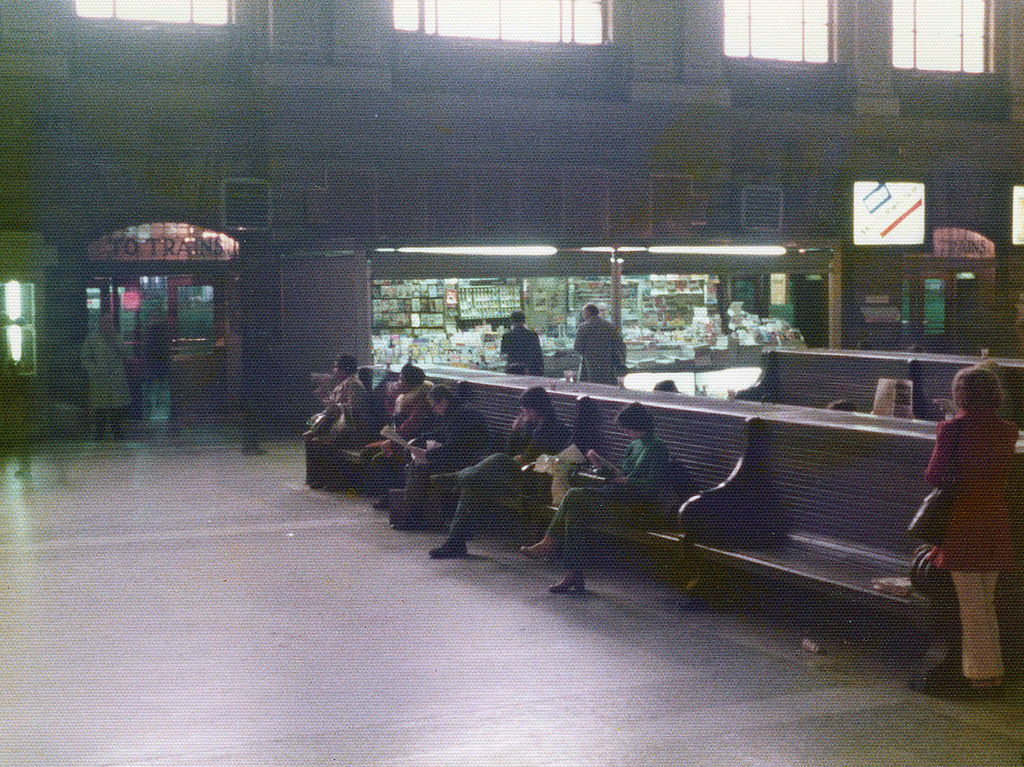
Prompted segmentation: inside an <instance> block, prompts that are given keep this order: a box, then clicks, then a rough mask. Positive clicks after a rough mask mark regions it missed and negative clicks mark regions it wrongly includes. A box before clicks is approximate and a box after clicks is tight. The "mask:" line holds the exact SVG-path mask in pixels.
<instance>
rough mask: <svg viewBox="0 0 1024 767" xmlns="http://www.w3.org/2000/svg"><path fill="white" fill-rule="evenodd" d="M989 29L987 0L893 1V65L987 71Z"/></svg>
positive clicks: (951, 70) (934, 69)
mask: <svg viewBox="0 0 1024 767" xmlns="http://www.w3.org/2000/svg"><path fill="white" fill-rule="evenodd" d="M988 28H989V22H988V2H987V0H893V3H892V63H893V66H895V67H898V68H900V69H926V70H933V71H940V72H985V71H987V70H988V69H989V66H988V58H989V51H988V47H989V46H988V44H987V43H988Z"/></svg>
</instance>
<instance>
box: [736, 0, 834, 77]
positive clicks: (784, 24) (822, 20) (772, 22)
mask: <svg viewBox="0 0 1024 767" xmlns="http://www.w3.org/2000/svg"><path fill="white" fill-rule="evenodd" d="M724 10H725V17H724V19H723V50H724V51H725V55H726V56H734V57H737V58H744V57H746V58H755V59H777V60H780V61H806V62H810V63H814V64H824V63H827V62H828V61H829V60H830V59H831V55H830V53H831V50H832V41H831V39H832V7H831V3H830V0H725V3H724Z"/></svg>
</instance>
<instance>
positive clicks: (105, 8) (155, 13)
mask: <svg viewBox="0 0 1024 767" xmlns="http://www.w3.org/2000/svg"><path fill="white" fill-rule="evenodd" d="M75 13H76V14H77V15H78V16H79V17H80V18H83V19H118V20H121V21H157V22H165V23H169V24H207V25H213V26H217V25H224V24H229V23H230V22H231V21H232V16H233V2H232V0H75Z"/></svg>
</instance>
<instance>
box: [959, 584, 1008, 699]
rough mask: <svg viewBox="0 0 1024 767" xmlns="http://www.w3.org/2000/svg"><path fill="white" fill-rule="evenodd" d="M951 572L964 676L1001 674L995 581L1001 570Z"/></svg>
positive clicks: (995, 675)
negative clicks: (961, 636) (960, 635)
mask: <svg viewBox="0 0 1024 767" xmlns="http://www.w3.org/2000/svg"><path fill="white" fill-rule="evenodd" d="M950 574H951V575H952V576H953V585H954V586H955V587H956V596H957V600H958V601H959V602H960V624H961V626H962V630H963V657H964V676H966V677H967V678H968V679H979V680H980V679H994V678H996V677H1001V676H1002V675H1003V658H1002V653H1001V652H1000V649H999V623H998V621H997V620H996V581H997V580H998V579H999V573H996V572H990V573H968V572H958V571H954V572H952V573H950Z"/></svg>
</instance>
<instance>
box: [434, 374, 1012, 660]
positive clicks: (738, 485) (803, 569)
mask: <svg viewBox="0 0 1024 767" xmlns="http://www.w3.org/2000/svg"><path fill="white" fill-rule="evenodd" d="M455 376H457V377H459V378H461V377H463V376H462V374H461V373H456V374H455ZM455 376H453V378H455ZM468 377H470V378H471V381H472V384H471V385H472V386H473V387H474V390H475V391H476V394H477V396H476V403H475V406H476V407H477V408H478V409H480V410H481V411H482V412H483V413H484V415H485V417H486V418H487V419H488V422H489V423H490V424H491V426H492V428H493V429H498V430H500V429H501V428H502V426H503V425H504V427H505V428H506V429H507V426H508V424H510V423H511V420H512V418H513V414H514V411H515V403H516V402H517V400H518V396H519V394H521V392H522V391H523V390H524V389H525V388H527V387H528V386H530V385H534V384H535V383H536V379H529V378H520V377H516V376H504V377H497V376H480V377H479V378H475V379H474V378H473V377H472V376H471V375H470V376H468ZM441 378H443V376H441ZM435 380H436V379H435ZM548 383H549V390H551V395H552V399H553V401H554V403H555V408H556V410H557V411H558V412H559V414H560V415H561V416H562V417H563V419H564V420H565V421H566V422H567V423H568V422H571V421H572V418H573V413H574V410H575V398H576V397H578V396H579V395H580V394H588V395H590V396H591V397H592V398H593V399H594V400H595V402H596V404H598V406H599V407H600V410H601V413H602V417H603V421H604V424H605V426H606V428H605V430H604V432H605V435H606V438H605V444H604V445H603V446H602V454H604V455H606V456H607V457H609V458H611V459H612V460H615V461H619V460H621V453H622V450H623V449H624V447H625V445H626V443H627V442H628V438H627V437H626V436H625V435H624V434H621V433H619V432H618V431H617V430H616V429H614V428H613V427H611V424H612V423H613V420H614V415H615V413H617V412H618V410H619V409H621V407H622V406H623V405H624V404H626V403H628V402H631V401H636V400H639V401H641V402H643V403H644V405H645V406H647V407H649V408H650V409H651V410H652V413H653V414H654V416H655V420H656V423H657V431H658V434H659V435H660V436H661V437H662V439H664V440H665V442H666V444H667V445H668V447H669V450H670V453H671V454H672V455H673V456H675V457H676V458H677V459H680V460H682V462H683V463H684V465H685V467H686V469H687V471H688V472H689V474H690V476H691V477H692V479H693V481H694V483H695V484H696V485H697V486H698V487H702V488H708V489H707V490H705V491H704V492H702V493H699V494H698V495H697V496H695V497H694V498H693V499H691V500H689V501H687V503H686V504H684V505H683V506H682V509H681V513H680V521H679V524H678V525H675V524H672V523H671V521H669V522H668V523H666V524H665V525H658V526H650V527H642V528H632V529H631V528H624V527H621V526H614V527H610V526H608V527H598V528H595V529H594V531H593V532H594V533H595V534H597V535H598V536H600V537H601V538H603V539H605V540H608V541H609V542H611V543H613V544H617V545H620V546H622V547H623V548H626V549H628V550H629V551H631V552H636V553H640V554H641V555H648V554H649V555H653V556H657V557H659V558H662V559H665V560H671V559H672V558H675V559H676V560H677V561H679V562H681V563H684V565H683V566H684V569H685V568H688V567H689V566H690V565H691V564H692V563H693V562H697V563H698V564H699V563H701V562H703V563H713V564H715V565H718V566H721V567H723V568H728V569H738V570H742V571H746V572H749V573H753V574H755V575H758V576H763V577H767V578H770V579H777V580H781V581H783V582H791V583H795V584H799V585H800V586H801V587H804V588H807V589H810V590H812V591H815V592H818V593H820V594H822V595H823V597H826V598H827V599H828V600H830V601H832V600H853V601H855V602H857V603H860V604H863V605H868V606H870V607H871V608H880V609H882V610H886V611H890V612H894V613H899V614H901V615H905V616H908V617H915V618H916V617H919V615H920V611H921V609H922V608H925V607H926V606H927V601H926V600H925V599H923V598H922V597H921V596H919V595H917V594H915V593H907V594H892V593H886V592H882V591H879V590H877V589H875V588H874V587H873V582H874V580H875V579H877V578H885V577H902V576H905V575H906V573H907V569H908V564H909V560H910V557H911V555H912V553H913V551H914V548H915V547H916V543H917V542H916V541H914V540H912V539H910V538H909V536H907V535H906V533H905V531H904V528H905V525H906V522H907V521H908V519H909V517H910V515H911V514H912V513H913V511H914V510H915V509H916V508H917V506H918V504H919V502H920V500H921V498H923V496H924V495H925V493H926V492H927V491H928V487H927V485H926V483H925V481H924V477H923V472H924V467H925V465H926V464H927V461H928V457H929V455H930V452H931V449H932V446H933V444H934V428H935V427H934V425H933V424H930V423H927V422H923V421H915V420H905V419H893V418H875V417H873V416H870V415H865V414H860V413H843V412H834V411H820V410H815V409H809V408H802V407H793V406H786V405H776V404H768V403H764V404H758V403H751V402H724V401H708V400H701V399H698V398H693V397H686V396H682V395H675V394H668V393H660V392H654V393H641V392H629V391H623V390H622V389H616V388H613V387H600V386H596V385H586V384H584V385H580V384H566V383H563V382H555V381H552V382H548ZM1007 497H1008V499H1009V501H1010V505H1011V513H1012V514H1013V515H1014V519H1015V521H1016V530H1017V534H1018V540H1017V543H1018V550H1019V551H1020V552H1024V534H1022V533H1024V447H1021V446H1018V451H1017V459H1016V461H1015V469H1014V472H1013V474H1012V476H1011V487H1010V488H1009V489H1008V491H1007ZM530 513H531V514H532V515H534V518H535V519H536V520H537V521H539V522H541V523H545V524H546V522H547V521H549V520H550V516H551V514H553V513H554V509H553V508H551V507H545V508H535V509H532V510H531V511H530ZM701 520H703V521H704V522H705V523H707V522H708V521H709V520H710V521H722V520H725V521H726V522H732V523H736V522H741V523H742V525H743V527H742V529H743V530H745V531H746V532H747V533H759V535H753V534H747V535H745V536H732V537H731V538H730V537H729V536H724V535H710V536H709V535H708V534H707V533H708V527H707V524H705V526H704V527H703V528H702V527H701ZM727 530H728V526H727ZM684 531H686V532H684ZM719 532H720V530H719ZM1020 581H1021V577H1020V573H1019V572H1018V573H1009V574H1006V575H1005V576H1004V577H1003V578H1001V587H1000V588H1001V591H1002V593H1003V597H1002V600H1001V601H1002V604H1003V605H1004V607H1003V609H1002V610H1001V613H1000V621H1001V629H1002V630H1003V635H1004V640H1006V641H1007V642H1008V643H1009V644H1010V645H1011V646H1013V647H1016V648H1018V649H1016V650H1015V651H1014V652H1013V656H1012V657H1014V658H1015V659H1016V662H1018V663H1019V662H1021V661H1022V660H1024V619H1022V617H1021V611H1020V609H1019V605H1020V601H1021V595H1022V588H1021V583H1020Z"/></svg>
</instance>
